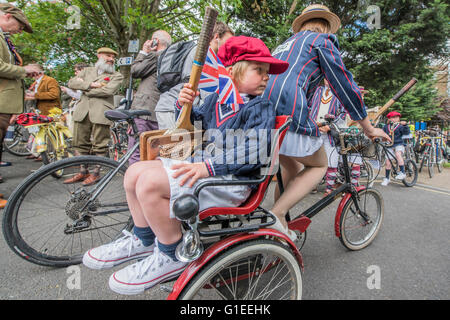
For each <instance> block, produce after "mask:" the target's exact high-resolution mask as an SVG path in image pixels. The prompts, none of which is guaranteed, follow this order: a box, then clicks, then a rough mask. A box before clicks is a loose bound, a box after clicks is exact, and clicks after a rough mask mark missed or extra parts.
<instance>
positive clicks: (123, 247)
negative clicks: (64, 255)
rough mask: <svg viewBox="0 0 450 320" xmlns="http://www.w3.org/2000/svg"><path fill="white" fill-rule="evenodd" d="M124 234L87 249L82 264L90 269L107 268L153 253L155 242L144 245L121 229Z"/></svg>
mask: <svg viewBox="0 0 450 320" xmlns="http://www.w3.org/2000/svg"><path fill="white" fill-rule="evenodd" d="M122 232H123V234H124V236H123V237H121V238H119V239H117V240H116V241H114V242H111V243H108V244H104V245H102V246H100V247H97V248H93V249H91V250H89V251H87V252H86V253H85V254H84V256H83V264H84V265H85V266H86V267H88V268H91V269H96V270H101V269H109V268H112V267H114V266H117V265H119V264H121V263H124V262H127V261H130V260H134V259H142V258H145V257H148V256H149V255H151V254H153V250H154V248H155V244H152V245H151V246H148V247H146V246H144V245H143V244H142V241H141V240H140V239H139V238H138V237H136V236H135V235H134V234H132V233H130V232H129V231H126V230H123V231H122Z"/></svg>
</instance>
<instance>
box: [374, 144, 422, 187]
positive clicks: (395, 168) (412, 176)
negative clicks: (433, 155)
mask: <svg viewBox="0 0 450 320" xmlns="http://www.w3.org/2000/svg"><path fill="white" fill-rule="evenodd" d="M378 146H379V147H380V150H381V154H382V157H383V158H385V159H386V158H387V159H389V161H390V162H391V164H392V168H391V176H392V177H393V178H395V177H397V176H398V175H399V174H400V173H401V171H400V167H399V164H398V160H397V158H396V156H395V154H394V152H393V151H392V150H390V149H389V147H391V146H392V143H391V144H386V143H381V142H380V143H378ZM404 165H405V175H406V176H405V178H404V179H402V183H403V184H404V185H405V186H406V187H412V186H414V185H415V184H416V183H417V177H418V170H417V165H416V162H415V161H414V160H412V159H408V158H406V159H405V161H404Z"/></svg>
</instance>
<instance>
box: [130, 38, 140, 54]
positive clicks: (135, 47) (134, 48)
mask: <svg viewBox="0 0 450 320" xmlns="http://www.w3.org/2000/svg"><path fill="white" fill-rule="evenodd" d="M128 52H130V53H138V52H139V39H136V40H130V42H128Z"/></svg>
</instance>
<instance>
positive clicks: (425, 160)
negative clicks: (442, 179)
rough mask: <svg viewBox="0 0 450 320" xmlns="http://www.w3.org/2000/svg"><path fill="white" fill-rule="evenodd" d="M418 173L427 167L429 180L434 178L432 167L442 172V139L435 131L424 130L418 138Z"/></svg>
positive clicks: (443, 157) (443, 160) (443, 161)
mask: <svg viewBox="0 0 450 320" xmlns="http://www.w3.org/2000/svg"><path fill="white" fill-rule="evenodd" d="M419 144H420V146H421V148H419V157H420V166H419V172H422V169H423V167H427V169H428V175H429V176H430V178H433V176H434V167H435V166H436V167H437V169H438V171H439V172H442V170H443V168H444V163H445V156H444V137H443V136H442V135H441V134H440V133H439V132H437V131H436V130H432V129H431V130H425V131H423V132H422V135H421V136H420V138H419Z"/></svg>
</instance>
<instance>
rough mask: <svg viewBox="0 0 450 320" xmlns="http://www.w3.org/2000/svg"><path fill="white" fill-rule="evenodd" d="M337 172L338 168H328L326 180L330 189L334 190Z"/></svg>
mask: <svg viewBox="0 0 450 320" xmlns="http://www.w3.org/2000/svg"><path fill="white" fill-rule="evenodd" d="M336 173H337V168H330V167H329V168H328V169H327V174H326V177H325V180H326V184H327V189H328V190H332V189H333V187H334V185H335V184H336Z"/></svg>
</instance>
